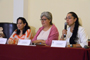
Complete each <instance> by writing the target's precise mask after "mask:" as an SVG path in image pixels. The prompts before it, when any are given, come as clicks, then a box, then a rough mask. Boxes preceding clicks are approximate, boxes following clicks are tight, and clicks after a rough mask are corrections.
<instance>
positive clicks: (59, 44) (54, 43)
mask: <svg viewBox="0 0 90 60" xmlns="http://www.w3.org/2000/svg"><path fill="white" fill-rule="evenodd" d="M65 46H66V41H61V40H52V44H51V47H65Z"/></svg>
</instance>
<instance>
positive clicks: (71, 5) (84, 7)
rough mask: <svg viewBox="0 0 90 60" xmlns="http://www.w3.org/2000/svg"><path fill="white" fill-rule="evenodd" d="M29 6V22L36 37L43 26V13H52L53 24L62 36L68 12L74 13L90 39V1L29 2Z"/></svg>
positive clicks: (50, 0) (45, 0)
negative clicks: (41, 16)
mask: <svg viewBox="0 0 90 60" xmlns="http://www.w3.org/2000/svg"><path fill="white" fill-rule="evenodd" d="M28 4H29V5H28V22H29V25H30V26H31V27H32V31H33V33H34V35H35V32H36V31H37V30H38V29H39V27H41V26H42V25H41V22H40V14H41V13H42V12H43V11H50V12H51V13H52V15H53V23H54V24H55V25H56V27H57V28H58V30H59V33H60V35H61V32H62V29H63V27H64V22H65V20H64V18H65V17H66V15H67V13H68V12H70V11H74V12H76V13H77V15H78V16H79V18H80V20H81V22H82V25H83V27H84V28H85V29H86V31H87V34H88V35H89V38H90V26H89V25H90V0H29V2H28Z"/></svg>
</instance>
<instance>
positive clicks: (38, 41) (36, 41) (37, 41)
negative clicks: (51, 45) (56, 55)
mask: <svg viewBox="0 0 90 60" xmlns="http://www.w3.org/2000/svg"><path fill="white" fill-rule="evenodd" d="M32 43H41V40H35V41H33V42H32Z"/></svg>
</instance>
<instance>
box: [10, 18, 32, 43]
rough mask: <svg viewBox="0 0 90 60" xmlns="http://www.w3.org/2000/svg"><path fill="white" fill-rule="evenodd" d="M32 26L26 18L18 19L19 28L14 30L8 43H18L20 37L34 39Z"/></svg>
mask: <svg viewBox="0 0 90 60" xmlns="http://www.w3.org/2000/svg"><path fill="white" fill-rule="evenodd" d="M32 38H33V36H32V33H31V30H30V27H29V26H28V23H27V21H26V19H25V18H23V17H19V18H18V19H17V29H16V30H15V31H14V32H13V34H12V35H11V37H10V38H9V40H8V44H17V43H18V40H19V39H32Z"/></svg>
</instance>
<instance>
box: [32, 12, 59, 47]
mask: <svg viewBox="0 0 90 60" xmlns="http://www.w3.org/2000/svg"><path fill="white" fill-rule="evenodd" d="M41 23H42V27H40V28H39V30H38V31H37V33H36V35H35V36H34V38H33V39H32V42H33V43H36V44H40V45H49V46H50V45H51V43H52V40H58V36H59V32H58V30H57V28H56V26H55V25H54V24H53V23H52V14H51V13H50V12H43V13H41Z"/></svg>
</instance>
